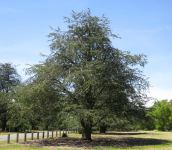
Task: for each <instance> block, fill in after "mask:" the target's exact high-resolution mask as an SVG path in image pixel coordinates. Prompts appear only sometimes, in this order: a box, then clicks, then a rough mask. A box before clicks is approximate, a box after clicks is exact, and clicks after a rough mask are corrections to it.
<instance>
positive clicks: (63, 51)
mask: <svg viewBox="0 0 172 150" xmlns="http://www.w3.org/2000/svg"><path fill="white" fill-rule="evenodd" d="M65 22H66V23H67V30H66V31H61V30H60V28H58V29H57V30H56V29H53V32H52V33H50V34H49V37H50V39H51V45H50V48H51V54H50V55H49V56H48V58H47V59H46V61H45V63H44V64H42V65H40V66H41V67H40V68H41V69H39V71H37V72H38V73H35V76H34V78H33V80H38V79H40V78H41V79H42V80H44V82H45V81H46V82H47V81H49V82H50V83H51V87H52V88H53V89H54V90H56V91H57V92H58V93H60V94H61V96H62V98H61V101H62V102H63V104H64V110H65V111H68V112H70V113H71V114H73V115H76V116H77V118H78V120H79V121H80V124H81V126H82V137H83V138H84V139H88V140H91V133H92V127H94V126H96V124H97V123H98V122H99V121H100V120H102V119H103V118H105V117H106V114H114V115H118V116H120V115H121V116H126V115H127V114H130V113H131V112H139V111H140V110H143V109H144V98H145V95H144V91H145V90H146V88H147V86H148V82H147V81H146V80H145V78H144V76H143V74H142V71H141V68H142V67H144V65H145V63H146V58H145V56H144V55H132V54H130V52H126V51H121V50H119V49H117V48H115V47H114V46H113V44H112V42H111V40H112V38H118V36H116V35H115V34H113V33H112V32H111V29H110V27H109V20H108V19H107V18H105V17H104V16H103V17H97V16H93V15H91V12H90V11H89V10H88V11H83V12H80V13H76V12H73V13H72V16H71V17H70V18H65ZM43 68H44V69H43ZM41 70H42V71H41Z"/></svg>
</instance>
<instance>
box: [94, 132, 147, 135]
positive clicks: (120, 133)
mask: <svg viewBox="0 0 172 150" xmlns="http://www.w3.org/2000/svg"><path fill="white" fill-rule="evenodd" d="M97 134H103V135H140V134H148V133H146V132H110V133H97ZM149 134H150V133H149Z"/></svg>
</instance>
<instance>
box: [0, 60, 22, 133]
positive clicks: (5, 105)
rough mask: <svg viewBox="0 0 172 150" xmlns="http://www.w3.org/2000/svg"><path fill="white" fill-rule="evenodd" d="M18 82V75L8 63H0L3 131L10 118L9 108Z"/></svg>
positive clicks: (0, 105)
mask: <svg viewBox="0 0 172 150" xmlns="http://www.w3.org/2000/svg"><path fill="white" fill-rule="evenodd" d="M19 83H20V76H19V75H18V73H17V71H16V69H15V68H14V67H13V66H12V65H11V64H9V63H5V64H2V63H1V64H0V121H1V128H2V130H3V131H4V130H5V129H6V127H7V121H8V119H9V118H10V116H9V109H11V108H12V107H11V104H12V103H13V101H14V99H13V94H14V87H15V86H16V85H18V84H19Z"/></svg>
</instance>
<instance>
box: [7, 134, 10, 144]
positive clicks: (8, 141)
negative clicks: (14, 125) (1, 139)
mask: <svg viewBox="0 0 172 150" xmlns="http://www.w3.org/2000/svg"><path fill="white" fill-rule="evenodd" d="M7 143H8V144H10V134H8V136H7Z"/></svg>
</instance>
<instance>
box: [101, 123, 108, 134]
mask: <svg viewBox="0 0 172 150" xmlns="http://www.w3.org/2000/svg"><path fill="white" fill-rule="evenodd" d="M106 131H107V126H106V125H101V126H100V133H106Z"/></svg>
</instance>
